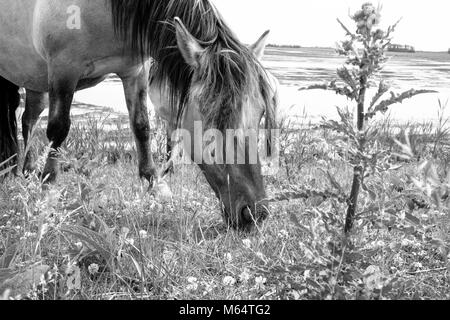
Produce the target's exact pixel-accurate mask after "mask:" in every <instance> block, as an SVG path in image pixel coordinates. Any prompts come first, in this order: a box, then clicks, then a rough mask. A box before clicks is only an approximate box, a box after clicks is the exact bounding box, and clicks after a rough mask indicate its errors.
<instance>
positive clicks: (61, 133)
mask: <svg viewBox="0 0 450 320" xmlns="http://www.w3.org/2000/svg"><path fill="white" fill-rule="evenodd" d="M61 65H62V66H63V65H64V64H61ZM79 76H80V75H79V73H78V72H76V71H70V69H66V67H59V66H55V65H52V66H50V67H49V102H50V108H49V115H48V125H47V137H48V140H49V141H50V142H51V145H50V146H51V148H52V151H50V153H49V155H48V158H47V163H46V164H45V168H44V172H43V174H42V179H43V180H44V181H46V182H53V181H54V180H55V179H56V176H57V174H58V151H57V150H58V148H59V147H61V145H62V144H63V142H64V141H65V140H66V138H67V136H68V134H69V130H70V107H71V105H72V100H73V95H74V92H75V89H76V86H77V83H78V80H79V78H80V77H79Z"/></svg>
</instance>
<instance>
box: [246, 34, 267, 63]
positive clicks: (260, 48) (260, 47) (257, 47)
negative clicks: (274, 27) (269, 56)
mask: <svg viewBox="0 0 450 320" xmlns="http://www.w3.org/2000/svg"><path fill="white" fill-rule="evenodd" d="M269 33H270V30H267V31H266V32H264V33H263V35H262V36H261V37H260V38H259V39H258V41H256V42H255V43H254V44H252V45H251V46H250V50H252V51H253V53H254V55H255V56H256V58H257V59H258V60H261V59H262V58H263V56H264V50H265V49H266V45H267V39H268V38H269Z"/></svg>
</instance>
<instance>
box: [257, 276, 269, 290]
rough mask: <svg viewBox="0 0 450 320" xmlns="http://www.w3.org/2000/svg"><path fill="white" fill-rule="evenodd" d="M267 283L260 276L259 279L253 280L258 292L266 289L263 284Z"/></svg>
mask: <svg viewBox="0 0 450 320" xmlns="http://www.w3.org/2000/svg"><path fill="white" fill-rule="evenodd" d="M266 282H267V279H266V278H264V277H262V276H260V277H256V278H255V284H256V289H258V290H264V288H265V287H266V286H265V284H266Z"/></svg>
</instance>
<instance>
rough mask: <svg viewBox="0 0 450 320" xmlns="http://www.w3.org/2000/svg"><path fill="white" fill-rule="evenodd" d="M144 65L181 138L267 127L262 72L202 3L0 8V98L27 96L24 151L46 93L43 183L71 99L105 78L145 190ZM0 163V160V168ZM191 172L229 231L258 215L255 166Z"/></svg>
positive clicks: (38, 2)
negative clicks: (118, 97) (211, 194)
mask: <svg viewBox="0 0 450 320" xmlns="http://www.w3.org/2000/svg"><path fill="white" fill-rule="evenodd" d="M77 14H79V16H78V17H77V16H76V15H77ZM73 15H75V17H74V16H73ZM177 17H180V19H177ZM71 19H75V20H77V19H78V20H79V21H78V22H79V23H78V27H77V23H75V24H72V25H71V24H70V20H71ZM182 21H183V22H184V23H186V26H185V25H184V24H183V22H182ZM253 49H255V50H256V51H257V50H260V49H261V48H259V47H255V48H253ZM256 51H255V52H256ZM151 60H152V61H154V62H155V66H156V67H157V68H155V69H153V72H154V74H155V78H156V79H157V82H158V83H159V84H160V86H161V85H166V87H167V88H169V89H168V90H169V91H168V92H167V94H166V96H167V97H168V100H169V104H170V110H171V115H172V116H171V119H172V117H175V118H176V119H177V121H175V122H174V123H175V125H179V126H181V127H183V128H185V129H186V130H188V131H189V132H193V130H194V129H193V127H194V122H195V121H203V122H204V123H205V124H206V126H207V127H211V128H217V129H219V130H221V131H224V130H225V129H227V128H233V129H234V128H239V127H241V126H243V125H245V126H246V127H252V128H257V127H258V124H259V121H260V119H261V117H262V114H263V113H264V112H265V113H266V115H267V116H266V119H267V120H268V121H267V125H268V128H270V124H271V123H272V122H273V105H272V102H271V101H270V99H271V98H270V86H269V83H268V82H267V79H266V78H265V77H264V74H265V73H264V71H263V70H262V68H261V66H260V65H259V63H258V61H257V59H256V58H255V57H254V56H253V54H252V52H251V50H249V49H247V48H246V47H245V46H243V45H242V44H241V43H240V42H239V41H238V40H237V39H236V38H235V36H234V35H233V34H232V32H231V31H230V30H229V29H228V27H227V26H226V25H225V23H224V22H223V20H222V18H221V17H220V15H219V14H218V13H217V11H216V10H215V8H214V7H213V6H212V5H211V4H210V3H209V1H208V0H180V1H165V0H95V1H90V0H2V1H1V2H0V77H3V78H5V79H6V81H7V83H8V86H6V85H5V86H3V87H1V88H0V91H9V92H10V93H11V94H14V91H15V90H16V89H17V86H20V87H24V88H26V89H27V99H26V106H25V113H24V116H23V132H24V140H25V143H26V144H27V142H28V137H29V133H30V132H31V130H32V128H33V126H34V124H35V123H36V121H37V118H38V117H39V115H40V113H41V112H42V111H43V109H44V106H45V104H46V102H47V101H46V98H45V96H46V93H48V96H49V99H48V100H49V101H48V103H49V117H48V127H47V137H48V139H49V141H50V142H51V147H52V149H53V150H54V151H52V152H51V153H50V154H49V157H48V159H47V163H46V166H45V168H44V172H43V178H45V179H48V181H52V180H54V179H55V178H56V176H57V171H58V165H57V156H58V154H57V151H56V150H57V149H58V148H59V147H60V146H61V145H62V143H63V142H64V140H65V139H66V137H67V135H68V133H69V129H70V107H71V103H72V100H73V94H74V92H75V91H76V90H78V89H83V88H87V87H90V86H93V85H96V84H97V83H99V82H101V81H102V80H103V79H104V78H105V77H106V76H107V75H108V74H111V73H115V74H117V75H118V76H119V77H120V78H121V80H122V82H123V86H124V90H125V97H126V102H127V107H128V110H129V114H130V121H131V128H132V130H133V133H134V135H135V140H136V145H137V151H138V162H139V173H140V175H141V177H145V178H146V179H147V180H149V181H150V182H152V181H153V179H154V178H155V177H156V175H157V170H156V167H155V165H154V163H153V159H152V155H151V151H150V127H149V121H148V114H147V105H146V101H147V93H148V86H149V82H148V79H149V73H150V67H151V63H150V61H151ZM10 84H11V85H12V86H11V85H10ZM1 94H3V92H2V93H1ZM1 94H0V95H1ZM0 103H1V101H0ZM16 107H17V106H15V105H13V103H11V102H8V103H3V105H1V104H0V116H2V117H3V116H4V114H6V113H8V114H10V113H11V110H12V109H14V108H16ZM174 114H175V116H174ZM242 119H245V121H242ZM9 129H10V128H9ZM0 134H1V136H0V150H2V149H3V147H2V146H3V145H5V144H6V145H8V144H9V145H11V144H12V143H13V142H14V141H12V140H14V139H12V140H11V130H8V131H6V130H5V128H0ZM16 144H17V143H16ZM244 152H245V150H244ZM9 156H11V154H2V155H0V163H1V160H2V158H8V157H9ZM33 162H34V159H33V158H32V157H31V156H30V155H27V159H26V165H25V169H27V168H32V166H33ZM199 166H200V168H201V169H202V171H203V172H204V174H205V176H206V178H207V180H208V182H209V183H210V184H211V186H212V188H213V190H214V191H215V192H216V194H217V196H218V197H219V199H220V200H221V201H222V203H223V205H224V208H225V212H226V216H227V220H228V222H229V223H230V224H232V225H233V226H236V227H248V225H252V224H253V221H254V220H259V219H261V220H262V219H264V218H265V216H267V213H268V212H267V203H266V201H265V191H264V185H263V182H262V178H261V172H260V165H259V163H258V164H250V163H249V164H244V165H226V166H223V165H222V164H212V165H203V164H199Z"/></svg>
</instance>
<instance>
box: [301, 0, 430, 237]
mask: <svg viewBox="0 0 450 320" xmlns="http://www.w3.org/2000/svg"><path fill="white" fill-rule="evenodd" d="M380 19H381V7H380V6H379V7H378V8H375V7H374V6H373V5H372V4H371V3H369V2H368V3H365V4H363V6H362V8H361V10H359V11H358V12H356V13H355V14H354V15H353V16H352V20H353V21H354V22H355V24H356V32H352V31H350V29H349V28H347V27H346V26H345V25H344V23H342V22H341V21H340V20H339V19H338V23H339V24H340V25H341V27H342V28H343V29H344V30H345V32H346V36H347V39H346V40H344V41H342V42H340V44H339V47H338V49H337V52H338V53H339V54H340V55H342V56H344V57H346V58H347V60H346V62H345V65H344V66H343V67H342V68H339V69H338V70H337V76H338V79H337V80H335V81H332V82H331V83H329V84H321V85H313V86H310V87H308V88H303V89H301V90H305V89H309V90H310V89H325V90H332V91H334V92H336V94H339V95H344V96H346V97H347V98H348V99H349V100H351V101H353V102H354V103H355V104H356V109H357V113H356V118H357V121H356V126H355V124H354V121H353V115H352V114H351V113H350V112H347V111H344V110H341V109H339V110H338V113H339V117H340V121H326V122H325V123H324V124H323V127H325V128H328V129H331V130H334V131H336V132H337V133H338V134H341V135H344V136H345V137H346V139H347V140H348V142H349V143H350V144H351V146H350V149H349V150H350V154H351V159H350V163H351V165H352V166H353V168H354V175H353V182H352V187H351V192H350V196H349V198H348V209H347V216H346V223H345V232H346V233H349V232H350V231H351V230H352V228H353V224H354V220H355V216H356V215H357V210H358V198H359V195H360V191H361V188H364V179H365V178H366V177H367V176H368V174H369V175H370V170H369V169H370V168H375V167H377V163H378V160H379V159H382V158H385V157H386V151H384V150H380V149H379V148H378V146H377V138H378V135H379V132H378V131H377V130H376V129H374V128H373V127H371V126H370V120H371V119H372V118H374V117H375V116H376V115H377V114H379V113H386V111H388V109H389V107H390V106H392V105H394V104H397V103H402V102H403V101H404V100H406V99H410V98H412V97H414V96H416V95H419V94H424V93H432V92H433V91H430V90H414V89H411V90H408V91H406V92H403V93H400V94H398V93H394V92H392V91H391V92H390V97H387V98H383V97H384V96H385V94H386V93H388V92H389V86H388V85H387V83H386V82H384V81H380V82H379V83H378V85H377V86H376V87H377V88H378V89H377V91H376V93H375V95H374V97H373V98H372V99H369V97H368V90H369V89H370V87H371V86H372V82H373V78H374V77H375V76H376V75H377V74H379V72H380V71H381V70H382V68H383V65H384V64H385V63H386V62H387V60H388V59H387V57H386V51H387V48H388V46H389V44H390V43H391V40H392V34H393V32H394V31H395V28H396V26H397V24H398V22H397V23H396V24H394V25H393V26H390V27H389V28H388V29H387V30H386V31H384V30H381V29H379V28H377V26H378V24H379V22H380ZM386 169H388V168H386Z"/></svg>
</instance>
